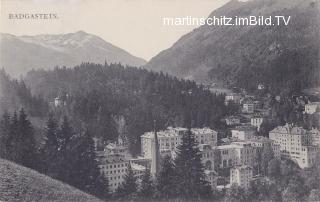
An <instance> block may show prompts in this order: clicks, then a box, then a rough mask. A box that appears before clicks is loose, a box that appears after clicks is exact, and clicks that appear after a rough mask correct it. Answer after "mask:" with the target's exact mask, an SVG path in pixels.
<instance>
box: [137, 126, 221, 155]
mask: <svg viewBox="0 0 320 202" xmlns="http://www.w3.org/2000/svg"><path fill="white" fill-rule="evenodd" d="M187 131H188V130H187V129H186V128H172V127H168V128H167V130H163V131H159V132H157V134H158V142H159V151H160V154H162V153H168V152H169V153H170V152H171V153H172V152H175V150H176V148H177V146H178V145H180V143H181V141H182V136H183V135H184V134H185V133H186V132H187ZM191 132H192V133H193V134H194V136H195V139H196V141H197V142H198V143H199V144H209V145H211V146H215V145H217V136H218V133H217V132H216V131H214V130H211V129H209V128H192V129H191ZM153 139H154V132H146V133H145V134H143V135H142V136H141V154H142V156H144V157H145V158H151V145H152V140H153Z"/></svg>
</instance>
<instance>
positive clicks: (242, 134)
mask: <svg viewBox="0 0 320 202" xmlns="http://www.w3.org/2000/svg"><path fill="white" fill-rule="evenodd" d="M256 132H257V130H256V128H255V127H254V126H251V125H241V126H237V127H236V128H234V129H232V130H231V134H232V137H233V138H236V139H238V140H249V139H251V138H253V137H254V136H255V135H256Z"/></svg>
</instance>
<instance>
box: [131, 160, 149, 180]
mask: <svg viewBox="0 0 320 202" xmlns="http://www.w3.org/2000/svg"><path fill="white" fill-rule="evenodd" d="M130 165H131V168H132V171H133V174H134V176H135V177H136V178H137V180H138V181H141V180H142V177H143V175H144V173H145V171H146V169H147V168H146V167H145V166H143V165H140V164H136V163H132V162H131V164H130Z"/></svg>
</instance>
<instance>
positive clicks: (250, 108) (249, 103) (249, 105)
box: [242, 100, 255, 114]
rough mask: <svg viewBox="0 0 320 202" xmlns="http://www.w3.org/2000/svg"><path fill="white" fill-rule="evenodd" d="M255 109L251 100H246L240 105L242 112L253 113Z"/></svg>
mask: <svg viewBox="0 0 320 202" xmlns="http://www.w3.org/2000/svg"><path fill="white" fill-rule="evenodd" d="M254 109H255V103H254V101H252V100H248V101H246V102H244V103H243V105H242V113H246V114H253V113H254Z"/></svg>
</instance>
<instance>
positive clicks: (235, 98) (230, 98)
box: [224, 93, 242, 105]
mask: <svg viewBox="0 0 320 202" xmlns="http://www.w3.org/2000/svg"><path fill="white" fill-rule="evenodd" d="M241 99H242V96H241V94H238V93H228V94H227V95H226V97H225V99H224V101H225V104H226V105H227V104H229V102H233V103H236V104H240V101H241Z"/></svg>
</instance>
